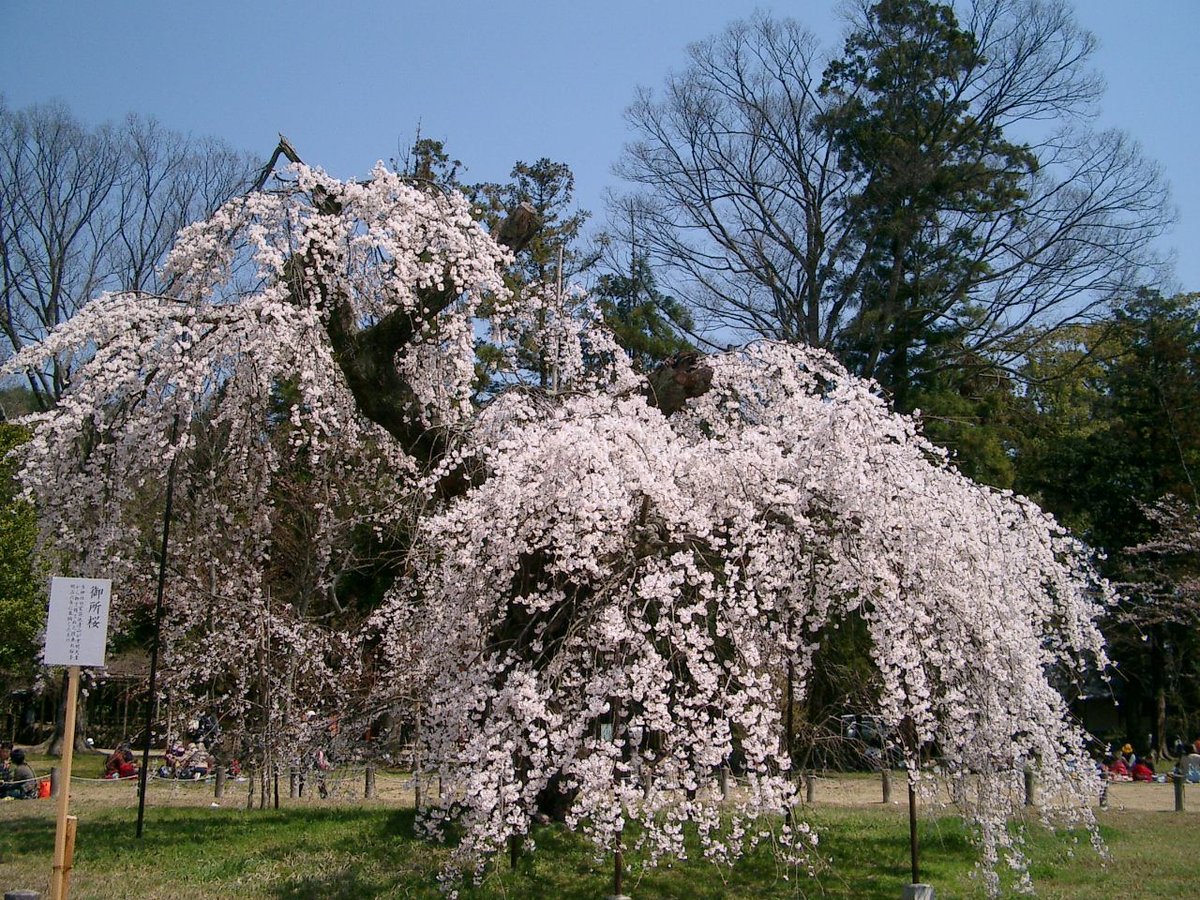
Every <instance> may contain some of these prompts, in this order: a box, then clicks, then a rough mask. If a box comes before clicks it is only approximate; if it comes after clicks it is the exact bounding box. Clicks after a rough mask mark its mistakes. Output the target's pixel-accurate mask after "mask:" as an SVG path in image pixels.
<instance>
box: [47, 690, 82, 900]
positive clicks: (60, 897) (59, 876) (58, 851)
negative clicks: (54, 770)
mask: <svg viewBox="0 0 1200 900" xmlns="http://www.w3.org/2000/svg"><path fill="white" fill-rule="evenodd" d="M78 694H79V666H70V667H69V668H68V669H67V715H66V721H65V722H64V723H63V735H64V737H63V752H62V783H61V784H60V785H59V786H58V817H57V818H58V821H57V824H56V826H55V830H54V867H53V868H52V869H51V870H50V900H66V897H67V891H66V880H65V877H64V876H65V872H66V857H67V804H68V803H69V802H70V799H71V757H72V754H73V753H74V751H75V706H76V702H77V700H78Z"/></svg>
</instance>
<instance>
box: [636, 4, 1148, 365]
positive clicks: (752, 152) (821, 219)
mask: <svg viewBox="0 0 1200 900" xmlns="http://www.w3.org/2000/svg"><path fill="white" fill-rule="evenodd" d="M956 9H958V10H959V12H960V13H961V25H960V24H959V17H956V16H954V14H953V10H951V9H950V8H949V7H948V6H944V5H941V4H936V3H930V2H925V0H911V2H907V3H901V2H887V3H874V4H868V3H867V2H865V0H864V2H862V3H861V4H860V5H858V6H856V7H854V8H853V9H852V10H851V15H850V38H849V39H848V41H847V44H846V47H845V52H844V54H843V55H842V56H840V57H838V58H837V59H833V60H830V59H827V58H825V57H823V56H822V54H821V50H820V48H819V46H818V44H817V42H816V40H815V39H814V38H813V37H812V36H811V35H810V34H809V33H808V32H807V31H806V30H805V29H804V28H803V27H802V26H801V25H799V24H797V23H796V22H794V21H791V20H782V21H780V20H775V19H772V18H770V17H767V16H763V15H760V16H756V17H755V18H753V19H752V20H750V21H748V22H736V23H734V24H732V25H730V26H729V27H728V28H727V29H726V30H725V31H724V32H723V33H721V34H719V35H717V36H716V37H713V38H711V39H708V40H706V41H702V42H700V43H697V44H694V45H693V46H692V47H691V48H690V51H689V54H690V62H689V64H688V66H687V67H686V68H685V69H684V70H683V71H682V72H681V73H678V74H673V75H671V76H670V77H668V79H667V81H666V84H665V87H664V89H663V90H662V91H661V92H660V93H653V92H651V91H649V90H642V91H641V92H640V93H639V96H638V98H637V99H636V101H635V102H634V104H633V105H632V106H631V107H630V109H629V110H628V112H627V117H628V120H629V123H630V125H631V126H632V128H633V131H634V133H635V138H634V140H633V141H631V142H630V143H629V144H628V145H627V147H626V150H625V153H624V155H623V158H622V160H621V162H620V164H619V166H618V172H619V173H620V174H621V175H623V176H624V177H625V178H626V179H628V180H629V181H630V182H632V184H633V185H634V186H635V188H636V189H637V201H638V203H639V204H640V205H641V207H642V221H643V222H644V223H646V224H647V225H648V226H649V227H648V228H647V229H646V230H645V231H644V232H643V234H642V236H641V240H642V243H643V246H644V247H645V248H646V249H647V251H648V252H649V253H650V254H651V256H652V259H653V261H654V262H655V263H656V264H657V265H659V266H661V267H664V268H665V269H666V270H667V271H668V272H669V273H670V279H671V287H672V288H673V289H674V290H675V291H676V292H677V293H678V294H680V295H681V296H686V297H688V298H689V299H690V301H691V302H692V303H693V304H694V305H695V306H696V307H697V308H698V309H699V310H701V311H703V312H704V313H706V314H707V315H708V316H709V317H710V321H711V322H712V323H713V324H715V325H719V326H724V327H727V328H733V329H735V330H738V331H740V332H742V333H746V334H753V335H766V336H769V337H773V338H777V339H783V340H789V341H799V342H804V343H808V344H813V345H816V346H830V347H833V348H835V349H837V350H840V351H843V352H844V353H845V355H847V357H848V361H850V362H851V363H852V364H853V365H854V366H855V368H857V369H858V370H859V371H860V372H862V373H863V374H866V375H869V376H873V377H878V378H881V380H882V381H883V382H884V383H885V384H888V382H889V380H890V379H889V378H888V375H889V373H890V372H891V371H892V368H893V367H895V366H897V365H898V364H899V365H900V366H901V368H903V367H905V366H909V365H911V357H912V356H913V354H914V350H917V351H919V350H920V349H922V348H921V347H920V346H918V345H920V344H921V342H922V341H926V342H928V341H929V336H930V335H934V334H937V333H941V334H952V335H953V338H954V340H953V344H954V346H955V347H956V348H957V349H956V355H950V354H943V355H942V357H941V358H940V359H939V360H933V361H931V360H928V359H923V360H922V365H926V366H928V365H954V364H956V363H955V359H958V360H962V359H964V358H971V359H973V360H978V359H979V358H980V355H981V354H992V355H994V356H996V357H998V361H1000V362H1004V361H1005V356H1004V354H1005V352H1016V351H1015V350H1014V349H1013V348H1012V347H1011V343H1012V339H1013V338H1014V336H1015V335H1017V334H1018V333H1020V332H1021V331H1022V330H1023V329H1025V327H1026V326H1027V325H1029V324H1031V323H1034V322H1037V323H1039V324H1041V325H1043V326H1046V325H1054V324H1058V323H1062V322H1065V321H1069V320H1071V319H1074V318H1078V317H1081V316H1085V315H1087V313H1088V312H1089V311H1090V310H1093V309H1095V308H1096V307H1097V305H1099V304H1103V303H1104V302H1106V301H1107V300H1109V299H1111V298H1113V297H1114V296H1116V295H1117V294H1118V293H1119V292H1121V291H1123V290H1126V289H1128V288H1129V287H1130V286H1131V285H1133V284H1136V283H1138V282H1139V281H1144V280H1145V279H1147V278H1149V277H1150V275H1151V269H1150V268H1149V267H1152V266H1154V265H1155V264H1156V261H1155V260H1154V259H1153V258H1152V253H1151V249H1152V244H1153V242H1154V240H1155V239H1156V238H1157V237H1158V236H1159V235H1160V234H1161V233H1162V231H1163V229H1164V228H1165V226H1166V225H1167V224H1168V222H1169V221H1170V211H1169V209H1168V206H1167V191H1166V187H1165V185H1164V183H1163V180H1162V178H1161V176H1160V174H1159V172H1158V169H1157V168H1156V167H1155V166H1154V165H1152V164H1150V163H1148V162H1147V161H1146V160H1145V159H1144V158H1143V157H1142V155H1141V153H1140V151H1139V150H1138V148H1137V146H1136V145H1135V144H1134V142H1133V141H1131V140H1130V139H1129V138H1128V137H1127V136H1125V135H1124V134H1121V133H1119V132H1112V131H1108V132H1099V133H1098V132H1094V131H1092V130H1090V129H1089V128H1088V127H1087V120H1088V117H1089V116H1090V115H1091V114H1092V112H1093V110H1094V104H1095V101H1096V99H1097V98H1098V97H1099V95H1100V93H1101V90H1102V83H1101V82H1100V80H1099V78H1098V77H1097V76H1096V75H1095V74H1094V73H1093V72H1092V71H1091V70H1090V69H1089V68H1088V61H1089V57H1090V56H1091V54H1092V51H1093V49H1094V46H1095V42H1094V39H1093V37H1092V36H1091V35H1090V34H1089V33H1088V32H1086V31H1084V30H1082V29H1081V28H1080V27H1079V26H1078V25H1077V24H1076V23H1075V21H1074V19H1073V17H1072V15H1071V13H1070V10H1069V9H1068V7H1067V6H1066V5H1065V4H1064V3H1062V2H1058V0H978V2H976V3H974V4H967V3H960V4H957V5H956ZM922 17H924V18H922ZM930 23H934V24H930ZM939 35H940V41H941V42H940V43H939V40H937V39H936V38H938V37H939ZM897 48H900V49H901V50H902V51H903V52H901V53H892V52H891V51H894V50H896V49H897ZM948 54H949V55H950V58H949V59H948V58H947V56H948ZM914 55H915V61H914ZM897 60H899V61H897ZM889 67H890V68H889ZM971 179H973V181H972V180H971ZM889 301H890V305H889ZM901 332H903V334H902V335H901V336H900V337H897V335H898V334H900V333H901Z"/></svg>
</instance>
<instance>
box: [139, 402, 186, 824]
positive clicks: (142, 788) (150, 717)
mask: <svg viewBox="0 0 1200 900" xmlns="http://www.w3.org/2000/svg"><path fill="white" fill-rule="evenodd" d="M178 435H179V414H178V413H176V414H175V419H174V420H173V421H172V422H171V449H172V450H173V451H174V450H175V440H176V438H177V437H178ZM178 459H179V454H178V453H177V452H176V453H175V455H174V456H172V457H171V465H170V468H168V469H167V502H166V504H165V505H164V508H163V530H162V548H161V550H160V552H159V554H158V597H157V598H156V599H155V601H154V638H153V640H152V642H151V644H150V702H149V703H148V704H147V709H146V745H145V746H144V747H143V748H142V771H141V772H139V773H138V814H137V836H138V837H139V838H140V837H141V836H142V823H143V822H144V821H145V818H146V779H147V777H148V776H149V774H150V741H151V730H152V729H153V727H154V707H155V705H156V704H155V699H156V696H157V693H156V692H157V690H158V644H159V639H160V637H161V634H162V618H163V591H164V588H165V587H166V583H167V542H168V541H169V540H170V536H171V509H172V507H173V506H174V505H175V463H176V461H177V460H178Z"/></svg>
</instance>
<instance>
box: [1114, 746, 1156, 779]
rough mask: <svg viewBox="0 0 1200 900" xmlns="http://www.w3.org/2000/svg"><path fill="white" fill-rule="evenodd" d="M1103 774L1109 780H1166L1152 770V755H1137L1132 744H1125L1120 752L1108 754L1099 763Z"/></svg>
mask: <svg viewBox="0 0 1200 900" xmlns="http://www.w3.org/2000/svg"><path fill="white" fill-rule="evenodd" d="M1101 768H1102V770H1103V772H1104V776H1105V777H1106V778H1107V779H1108V780H1109V781H1147V782H1149V781H1166V780H1167V779H1166V776H1165V775H1163V776H1160V775H1159V774H1158V773H1157V772H1156V771H1155V770H1154V758H1153V757H1152V756H1138V755H1137V754H1136V753H1134V751H1133V745H1132V744H1126V745H1125V746H1123V747H1122V748H1121V752H1120V753H1118V754H1116V755H1113V756H1109V757H1108V758H1107V759H1105V760H1104V762H1103V763H1101Z"/></svg>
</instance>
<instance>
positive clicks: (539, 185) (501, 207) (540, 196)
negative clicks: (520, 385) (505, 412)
mask: <svg viewBox="0 0 1200 900" xmlns="http://www.w3.org/2000/svg"><path fill="white" fill-rule="evenodd" d="M509 175H510V177H511V178H512V180H511V181H509V182H507V183H505V184H495V183H484V184H477V185H474V186H472V187H470V188H468V189H467V195H468V196H469V197H470V198H471V199H472V201H473V202H474V203H475V204H476V208H477V209H478V212H479V215H480V216H481V217H482V219H483V221H484V222H485V223H486V224H487V225H488V227H489V228H490V229H492V231H495V230H496V228H497V226H498V225H499V223H500V222H501V221H502V220H503V219H504V218H505V216H506V215H509V214H511V213H512V211H513V210H515V209H516V208H517V207H518V206H520V205H521V204H523V203H526V204H529V206H531V207H532V208H533V210H534V212H535V213H536V214H537V216H538V218H539V220H540V221H541V227H540V228H539V229H538V232H537V234H536V235H535V236H534V238H533V240H531V241H530V242H529V244H528V245H527V246H525V247H524V248H523V249H522V250H521V252H520V253H518V254H517V258H516V262H515V263H514V265H513V267H512V268H511V269H510V270H509V271H508V272H507V273H506V275H505V284H506V286H507V287H508V288H509V290H511V291H512V293H513V298H514V301H515V302H516V303H517V304H518V305H519V304H520V303H521V299H522V295H524V294H525V292H526V291H529V290H545V289H546V287H547V286H550V285H557V284H562V285H567V284H569V282H570V280H571V279H572V278H573V277H574V276H576V275H578V274H580V273H581V272H583V271H584V270H586V269H587V268H589V267H590V266H591V265H593V264H594V262H595V257H594V256H592V255H590V254H587V253H584V252H582V251H581V250H579V249H578V247H577V243H578V241H579V238H580V233H581V231H582V229H583V225H584V223H585V222H586V221H587V219H588V216H589V213H588V212H587V211H586V210H580V209H573V208H572V204H573V202H574V197H575V176H574V174H573V173H572V172H571V168H570V166H568V165H567V164H566V163H561V162H554V161H553V160H550V159H547V158H546V157H542V158H541V159H539V160H537V161H536V162H534V163H526V162H518V163H516V165H514V166H513V168H512V171H511V172H510V173H509ZM560 263H561V265H560ZM563 300H564V303H568V304H569V303H570V302H571V301H570V298H569V297H567V296H565V295H564V297H563ZM485 312H486V310H485ZM539 315H540V316H541V317H542V318H543V319H544V315H545V314H544V313H540V314H539ZM544 324H545V322H544V321H541V322H539V323H538V325H539V327H538V328H536V329H534V331H533V332H531V333H529V334H528V335H527V336H526V340H525V341H524V343H523V346H521V347H520V348H519V357H520V358H519V360H518V363H519V365H520V366H521V367H522V368H524V369H526V370H527V371H530V372H533V373H536V374H537V375H538V377H539V379H540V383H541V386H542V387H547V386H548V385H549V381H550V377H549V372H548V370H547V367H546V361H545V359H544V358H543V354H542V352H541V348H540V347H539V346H538V345H537V340H538V335H539V334H540V333H541V326H544ZM503 361H504V357H503V354H501V353H500V352H499V351H498V350H497V348H496V347H494V346H491V345H489V344H486V343H482V344H481V345H480V346H479V347H478V364H477V367H476V368H477V370H478V388H479V390H480V392H481V393H485V394H486V393H488V392H490V391H491V390H492V389H493V388H494V387H495V385H494V384H493V383H492V382H493V379H494V377H495V374H496V371H497V368H499V367H500V365H501V364H502V362H503Z"/></svg>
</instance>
